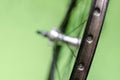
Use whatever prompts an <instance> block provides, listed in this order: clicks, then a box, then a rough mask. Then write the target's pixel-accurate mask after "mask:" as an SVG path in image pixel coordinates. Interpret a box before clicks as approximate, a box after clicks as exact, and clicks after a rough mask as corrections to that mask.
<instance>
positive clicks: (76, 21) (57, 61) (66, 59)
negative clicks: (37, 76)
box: [48, 0, 91, 80]
mask: <svg viewBox="0 0 120 80" xmlns="http://www.w3.org/2000/svg"><path fill="white" fill-rule="evenodd" d="M90 5H91V0H71V3H70V6H69V8H68V11H67V13H66V16H65V19H64V20H63V23H62V24H61V26H60V28H59V31H60V32H61V33H64V34H66V35H69V36H72V37H75V38H81V39H82V36H83V32H84V29H85V26H86V22H87V20H88V16H89V11H90ZM78 49H79V46H78V47H74V46H71V45H69V44H67V43H65V44H61V43H56V44H55V46H54V52H53V54H54V56H53V62H52V66H51V69H50V74H49V78H48V79H49V80H69V77H70V74H71V71H72V68H73V64H74V61H75V59H76V56H77V53H78Z"/></svg>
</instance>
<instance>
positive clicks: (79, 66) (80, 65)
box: [77, 63, 84, 71]
mask: <svg viewBox="0 0 120 80" xmlns="http://www.w3.org/2000/svg"><path fill="white" fill-rule="evenodd" d="M77 69H78V70H79V71H83V70H84V63H80V64H79V65H78V67H77Z"/></svg>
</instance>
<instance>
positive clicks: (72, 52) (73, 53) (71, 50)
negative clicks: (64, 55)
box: [66, 44, 76, 57]
mask: <svg viewBox="0 0 120 80" xmlns="http://www.w3.org/2000/svg"><path fill="white" fill-rule="evenodd" d="M66 45H67V47H68V48H69V50H70V52H71V54H72V55H73V56H74V57H76V55H75V52H74V51H73V49H72V48H71V47H70V46H69V44H66Z"/></svg>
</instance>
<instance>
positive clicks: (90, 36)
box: [87, 35, 93, 44]
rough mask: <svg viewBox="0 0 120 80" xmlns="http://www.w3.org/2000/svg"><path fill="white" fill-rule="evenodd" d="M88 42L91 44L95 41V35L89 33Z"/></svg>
mask: <svg viewBox="0 0 120 80" xmlns="http://www.w3.org/2000/svg"><path fill="white" fill-rule="evenodd" d="M87 42H88V43H89V44H90V43H92V42H93V35H88V36H87Z"/></svg>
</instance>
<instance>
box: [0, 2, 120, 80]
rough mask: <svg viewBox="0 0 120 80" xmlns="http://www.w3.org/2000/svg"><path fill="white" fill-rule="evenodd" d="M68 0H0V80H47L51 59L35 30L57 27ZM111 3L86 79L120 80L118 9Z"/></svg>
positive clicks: (117, 4) (117, 6) (49, 51)
mask: <svg viewBox="0 0 120 80" xmlns="http://www.w3.org/2000/svg"><path fill="white" fill-rule="evenodd" d="M68 1H69V0H50V1H48V0H0V80H46V75H47V73H48V71H49V65H50V62H51V57H52V47H51V46H49V45H48V44H47V42H48V40H47V39H45V38H43V37H41V36H39V35H37V34H36V31H37V30H50V29H51V28H53V27H54V26H55V27H56V26H59V24H60V23H61V21H62V19H63V17H64V14H65V11H66V9H67V7H68ZM119 3H120V1H119V0H115V1H113V0H110V4H109V8H108V12H107V16H106V20H105V24H104V27H103V30H102V34H101V37H100V41H99V45H98V47H97V51H96V55H95V58H94V60H93V64H92V67H91V70H90V73H89V76H88V80H120V76H119V74H120V69H119V68H120V63H119V60H120V58H119V57H120V51H119V48H120V42H119V41H120V37H119V34H120V31H119V29H120V28H119V21H120V16H119V14H120V10H119V9H118V8H119V7H120V4H119Z"/></svg>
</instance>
